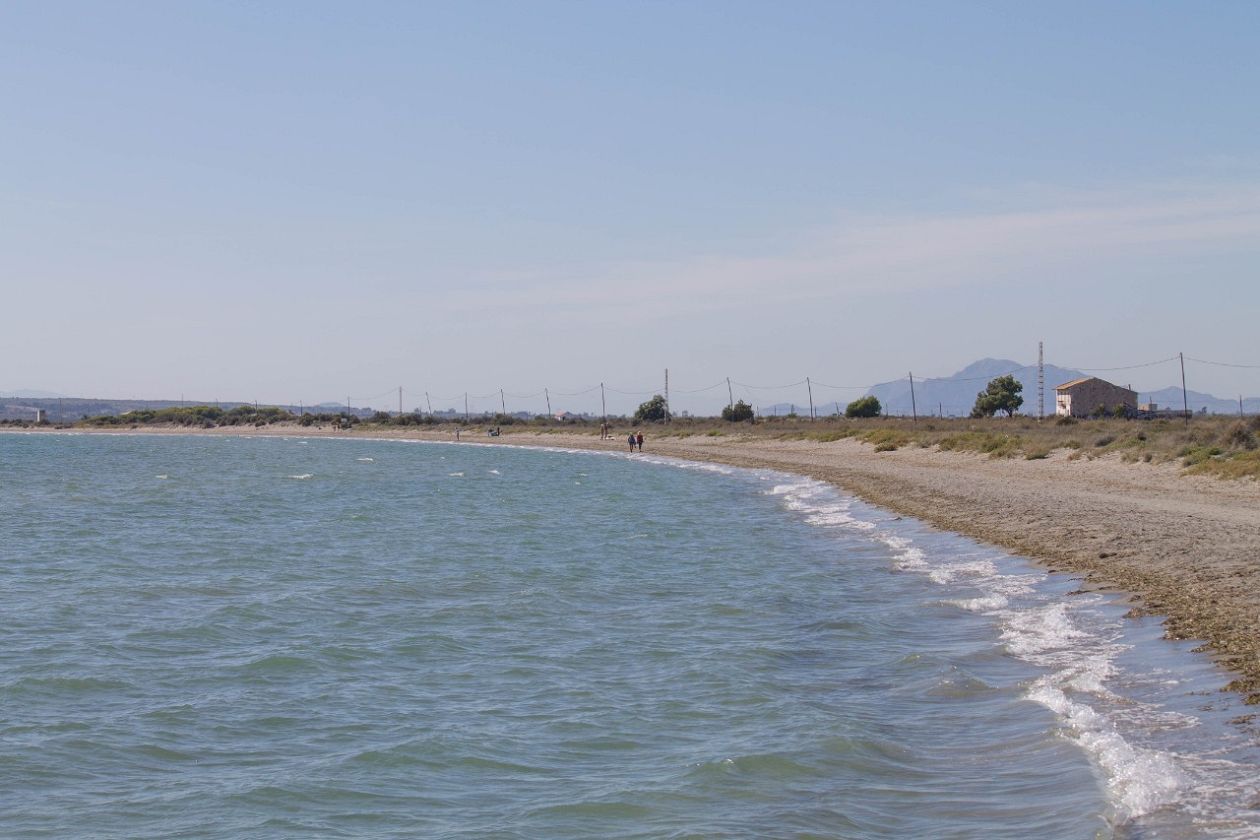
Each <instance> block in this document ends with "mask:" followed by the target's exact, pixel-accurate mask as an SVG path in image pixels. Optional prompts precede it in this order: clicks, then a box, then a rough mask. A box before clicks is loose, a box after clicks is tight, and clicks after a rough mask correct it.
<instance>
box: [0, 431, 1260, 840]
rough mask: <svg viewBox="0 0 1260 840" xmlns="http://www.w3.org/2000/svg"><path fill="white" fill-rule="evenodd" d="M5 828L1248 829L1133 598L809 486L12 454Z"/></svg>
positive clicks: (1212, 726) (1199, 667)
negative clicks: (1131, 612) (1134, 613)
mask: <svg viewBox="0 0 1260 840" xmlns="http://www.w3.org/2000/svg"><path fill="white" fill-rule="evenodd" d="M0 481H3V494H2V495H0V534H2V535H3V541H2V543H0V561H2V562H0V609H2V611H3V623H2V625H0V835H2V836H5V837H36V836H40V837H44V836H47V837H89V836H90V837H111V838H124V837H126V838H139V837H174V836H179V837H223V838H227V837H292V838H304V837H450V838H460V837H468V838H473V837H476V838H483V837H485V838H496V837H497V838H578V837H609V838H611V837H627V838H628V837H645V838H646V837H754V836H756V837H854V838H857V837H926V836H931V837H959V838H962V837H1011V838H1016V837H1020V838H1023V837H1113V836H1114V837H1123V838H1128V837H1143V838H1146V837H1158V838H1197V837H1254V836H1257V834H1260V815H1258V814H1257V811H1256V808H1257V807H1258V806H1260V793H1258V792H1257V779H1258V778H1260V772H1258V768H1260V759H1258V757H1257V753H1256V750H1255V747H1254V746H1253V744H1254V742H1255V733H1254V730H1253V729H1249V724H1248V722H1247V721H1246V719H1245V717H1246V714H1247V712H1248V711H1250V710H1249V709H1247V708H1246V707H1243V706H1241V704H1240V703H1239V701H1238V699H1237V698H1235V697H1233V696H1232V695H1228V694H1222V693H1220V692H1219V691H1217V689H1218V688H1219V687H1220V686H1221V685H1222V684H1223V683H1224V682H1225V681H1226V680H1227V677H1225V676H1224V675H1223V674H1222V673H1221V672H1219V671H1218V670H1216V669H1215V668H1214V667H1213V666H1212V665H1211V664H1210V663H1209V662H1208V661H1207V660H1206V659H1204V658H1203V657H1201V656H1199V655H1195V654H1192V653H1191V652H1190V649H1191V648H1192V647H1193V645H1192V644H1190V643H1172V642H1167V641H1163V640H1162V639H1160V629H1159V626H1158V624H1157V623H1156V622H1155V621H1153V620H1144V621H1133V620H1125V619H1123V618H1122V615H1123V612H1124V609H1125V608H1124V606H1123V603H1121V601H1122V599H1121V598H1119V597H1118V596H1103V595H1101V594H1097V593H1094V594H1069V593H1071V592H1072V590H1074V589H1076V588H1077V587H1078V586H1079V581H1075V580H1070V579H1067V578H1065V577H1063V576H1059V575H1047V574H1046V572H1045V571H1044V570H1041V569H1038V568H1036V567H1033V566H1031V565H1029V564H1027V563H1026V562H1024V561H1022V560H1020V559H1018V558H1012V557H1009V556H1007V555H1005V554H1003V553H1002V552H999V551H996V550H994V549H991V548H987V547H984V546H980V545H977V544H975V543H973V542H971V541H968V540H966V539H963V538H961V537H958V536H956V535H951V534H947V533H941V532H938V531H934V530H932V529H929V528H927V527H925V526H923V525H921V524H919V523H916V522H913V521H909V520H902V519H899V518H896V517H894V516H893V515H892V514H889V513H887V512H885V511H881V510H879V509H876V508H872V507H869V506H866V505H864V504H861V503H859V502H856V501H854V500H852V499H850V498H848V497H846V496H844V495H842V494H841V493H839V492H837V491H835V490H833V489H831V488H828V487H826V486H824V485H821V484H818V483H816V482H813V481H809V480H806V479H801V478H796V477H792V476H786V475H782V474H776V473H761V472H755V471H737V470H729V469H725V468H719V467H706V466H700V465H691V464H684V463H681V462H672V461H668V460H667V459H658V458H653V457H652V456H651V455H648V456H642V457H639V456H636V457H634V458H630V457H626V456H610V455H606V454H605V455H596V454H589V453H566V452H547V451H539V450H523V449H514V448H503V447H481V446H469V445H461V446H452V445H441V444H414V443H401V442H378V441H368V440H318V439H317V440H310V441H304V440H290V439H252V438H217V437H216V438H208V437H144V436H136V437H106V436H70V435H61V436H58V435H16V434H9V435H0Z"/></svg>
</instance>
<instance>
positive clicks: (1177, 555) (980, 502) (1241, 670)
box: [101, 424, 1260, 703]
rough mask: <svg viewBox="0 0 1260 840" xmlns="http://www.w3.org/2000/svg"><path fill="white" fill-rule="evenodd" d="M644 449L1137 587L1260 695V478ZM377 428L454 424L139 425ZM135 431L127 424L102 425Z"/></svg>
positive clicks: (510, 441) (835, 452)
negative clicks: (814, 484) (831, 489)
mask: <svg viewBox="0 0 1260 840" xmlns="http://www.w3.org/2000/svg"><path fill="white" fill-rule="evenodd" d="M646 431H647V441H646V447H645V448H646V451H647V452H648V453H655V454H658V455H667V456H671V457H677V458H685V459H689V460H694V461H708V462H718V463H723V464H728V465H731V466H737V467H751V468H768V469H774V470H781V471H784V472H790V473H796V474H800V475H806V476H810V477H812V478H816V479H819V480H821V481H825V482H828V483H830V484H833V485H835V486H837V487H839V488H841V489H843V490H844V491H846V492H849V493H852V494H854V495H855V496H857V497H859V498H861V499H863V500H865V501H868V502H871V503H873V504H877V505H880V506H882V507H885V508H887V509H889V510H892V511H895V512H897V513H900V514H903V515H908V516H913V517H916V518H918V519H921V520H923V521H925V522H927V523H930V524H931V525H934V526H936V527H939V528H942V529H945V530H949V531H954V532H957V533H960V534H964V535H966V536H969V537H973V538H975V539H977V540H981V541H984V542H987V543H992V544H994V545H998V546H1001V547H1003V548H1005V549H1008V550H1010V551H1012V552H1015V553H1017V554H1020V555H1023V556H1026V557H1029V558H1031V559H1033V560H1036V561H1039V562H1041V563H1043V564H1045V565H1046V566H1048V567H1049V568H1050V569H1051V570H1052V571H1055V572H1069V573H1073V574H1079V575H1081V576H1082V577H1083V578H1084V580H1085V585H1084V588H1087V589H1091V588H1110V589H1117V590H1124V591H1126V592H1128V593H1131V596H1132V604H1133V610H1134V611H1135V613H1136V614H1156V615H1160V616H1164V617H1165V619H1166V620H1165V627H1166V631H1167V634H1168V636H1170V637H1172V638H1178V639H1202V640H1203V642H1204V649H1205V650H1206V651H1207V652H1209V653H1210V654H1211V655H1213V656H1214V657H1215V659H1216V660H1217V661H1218V662H1219V663H1220V664H1221V665H1223V666H1224V667H1226V668H1228V669H1230V670H1231V671H1233V672H1234V673H1235V674H1236V675H1237V677H1236V679H1234V680H1233V681H1232V682H1230V683H1229V685H1228V688H1229V689H1230V690H1234V691H1238V692H1241V693H1242V694H1244V695H1245V696H1246V698H1247V701H1248V702H1249V703H1257V702H1260V484H1257V483H1256V482H1254V481H1250V480H1243V481H1234V480H1221V479H1216V478H1209V477H1204V476H1187V475H1182V474H1181V470H1180V468H1179V467H1178V466H1175V465H1173V464H1147V463H1123V462H1121V461H1120V460H1119V459H1118V458H1116V457H1114V456H1109V457H1101V458H1097V459H1069V458H1068V457H1067V454H1066V453H1064V452H1056V453H1054V454H1052V455H1051V457H1049V458H1045V459H1040V460H1032V461H1029V460H1016V459H995V458H989V457H987V456H985V455H979V454H974V453H963V452H951V451H939V450H936V449H922V448H917V449H916V448H901V449H898V450H896V451H889V452H876V451H875V450H874V448H873V447H872V446H870V445H869V444H865V443H860V442H857V441H854V440H848V439H846V440H837V441H831V442H817V441H801V440H793V441H785V440H773V439H767V438H764V437H758V436H755V435H746V434H745V435H740V434H731V435H721V436H691V437H669V436H664V437H658V436H656V435H655V434H653V431H654V430H652V429H647V430H646ZM154 432H158V433H161V432H166V433H173V434H212V435H265V436H319V437H325V436H328V437H343V438H346V437H379V438H392V439H414V440H433V441H447V442H451V441H454V440H455V434H454V432H453V431H452V430H449V429H437V430H419V429H388V428H384V429H374V428H369V429H359V430H356V431H334V430H332V429H331V428H319V427H300V426H296V425H291V424H275V425H271V426H266V427H260V428H248V427H246V428H240V427H227V428H222V427H221V428H217V429H209V430H193V431H189V430H187V429H183V428H167V429H155V428H146V429H144V430H143V431H141V430H135V431H133V432H130V433H154ZM101 433H107V434H108V433H113V434H118V433H122V434H127V433H128V432H101ZM624 436H625V430H622V431H621V432H620V433H619V434H617V433H614V434H613V436H612V437H611V438H609V439H605V440H601V439H600V437H599V435H598V433H597V432H595V431H591V432H574V433H564V432H537V431H533V430H521V431H517V430H513V429H512V428H511V427H508V428H505V429H504V430H503V434H502V435H501V436H498V437H489V436H487V435H486V434H485V432H484V431H480V432H478V431H475V430H472V429H468V430H465V431H463V432H462V433H461V435H460V441H461V442H462V443H468V444H480V445H486V444H491V445H514V446H542V447H560V448H570V449H587V450H606V451H610V452H623V451H624V450H625V449H626V443H625V439H624Z"/></svg>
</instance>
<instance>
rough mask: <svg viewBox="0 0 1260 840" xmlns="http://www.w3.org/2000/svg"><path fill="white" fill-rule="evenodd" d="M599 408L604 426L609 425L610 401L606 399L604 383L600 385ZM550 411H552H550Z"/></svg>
mask: <svg viewBox="0 0 1260 840" xmlns="http://www.w3.org/2000/svg"><path fill="white" fill-rule="evenodd" d="M599 408H600V411H602V412H603V414H604V425H605V426H607V425H608V401H607V400H606V399H604V383H603V382H601V383H599ZM548 411H550V409H548Z"/></svg>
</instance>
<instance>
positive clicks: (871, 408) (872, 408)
mask: <svg viewBox="0 0 1260 840" xmlns="http://www.w3.org/2000/svg"><path fill="white" fill-rule="evenodd" d="M883 410H884V407H883V406H882V405H880V404H879V399H878V398H877V397H876V396H875V395H874V394H868V395H867V396H865V397H859V398H858V399H856V400H854V401H853V402H851V403H849V404H848V405H847V406H845V409H844V416H845V417H878V416H879V414H880V412H881V411H883Z"/></svg>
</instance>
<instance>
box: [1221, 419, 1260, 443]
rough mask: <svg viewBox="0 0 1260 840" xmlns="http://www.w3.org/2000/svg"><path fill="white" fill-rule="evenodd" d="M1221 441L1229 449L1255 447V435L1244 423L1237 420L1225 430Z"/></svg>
mask: <svg viewBox="0 0 1260 840" xmlns="http://www.w3.org/2000/svg"><path fill="white" fill-rule="evenodd" d="M1221 442H1222V443H1224V444H1225V445H1226V446H1228V447H1229V448H1230V449H1255V448H1256V435H1255V433H1254V432H1252V431H1251V428H1250V427H1249V426H1248V425H1247V424H1246V423H1244V422H1243V421H1241V420H1239V421H1238V422H1237V423H1234V424H1233V425H1232V426H1230V427H1229V428H1228V429H1226V430H1225V434H1224V435H1222V436H1221Z"/></svg>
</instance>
